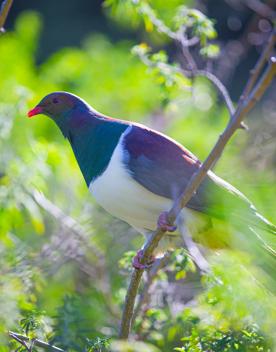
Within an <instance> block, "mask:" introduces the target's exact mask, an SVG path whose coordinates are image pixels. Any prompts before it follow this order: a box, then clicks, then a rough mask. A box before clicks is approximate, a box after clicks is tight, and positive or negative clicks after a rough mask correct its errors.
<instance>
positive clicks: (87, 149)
mask: <svg viewBox="0 0 276 352" xmlns="http://www.w3.org/2000/svg"><path fill="white" fill-rule="evenodd" d="M68 126H69V127H68V129H67V131H66V133H67V138H68V140H69V141H70V144H71V146H72V149H73V151H74V154H75V157H76V159H77V161H78V164H79V167H80V169H81V171H82V174H83V177H84V179H85V181H86V184H87V185H88V186H89V185H90V183H91V181H93V180H94V179H96V178H97V177H98V176H100V175H101V174H102V173H103V172H104V171H105V169H106V168H107V165H108V163H109V161H110V159H111V156H112V154H113V151H114V149H115V148H116V146H117V143H118V141H119V139H120V137H121V135H122V133H123V132H124V131H125V130H126V129H127V127H128V124H127V123H124V122H121V121H116V120H112V119H110V120H109V119H102V118H98V117H95V116H94V117H93V116H91V115H90V116H87V118H86V117H85V115H79V117H78V119H74V121H73V120H72V121H70V123H69V125H68ZM64 132H65V131H64Z"/></svg>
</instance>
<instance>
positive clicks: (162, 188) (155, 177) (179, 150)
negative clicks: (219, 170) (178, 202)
mask: <svg viewBox="0 0 276 352" xmlns="http://www.w3.org/2000/svg"><path fill="white" fill-rule="evenodd" d="M123 143H124V149H125V150H126V152H127V153H126V156H125V160H124V162H125V164H126V166H127V169H128V170H130V173H131V176H132V177H133V178H134V179H135V180H136V181H137V182H138V183H140V184H141V185H143V186H144V187H145V188H147V189H148V190H149V191H151V192H153V193H155V194H158V195H159V196H163V197H166V198H171V199H175V198H176V197H177V196H178V195H180V193H181V192H182V191H183V190H184V188H185V187H186V185H187V183H188V181H189V180H190V178H191V177H192V175H193V173H194V172H195V171H196V170H198V168H199V167H200V162H199V160H198V159H197V158H196V157H195V156H194V155H193V154H192V153H190V152H189V151H188V150H187V149H185V148H184V147H182V146H181V145H180V144H177V143H176V142H175V141H173V140H171V139H169V138H168V137H166V136H164V135H162V134H160V133H158V132H155V131H153V130H150V129H147V128H145V127H143V126H137V125H134V126H133V127H132V129H131V130H130V132H129V133H128V134H127V135H126V136H125V138H124V142H123ZM206 183H211V181H210V180H209V178H207V180H206V181H204V183H203V184H202V186H200V187H199V189H198V191H197V193H196V194H195V195H194V196H193V198H192V199H191V200H190V202H189V203H188V207H190V208H193V209H195V210H198V211H206V209H205V208H206V206H207V204H206V200H205V196H204V193H205V192H204V189H205V188H206V187H205V186H206Z"/></svg>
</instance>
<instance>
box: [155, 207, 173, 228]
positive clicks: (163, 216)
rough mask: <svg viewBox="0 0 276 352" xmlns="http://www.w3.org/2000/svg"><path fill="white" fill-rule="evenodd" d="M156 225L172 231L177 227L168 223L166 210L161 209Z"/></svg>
mask: <svg viewBox="0 0 276 352" xmlns="http://www.w3.org/2000/svg"><path fill="white" fill-rule="evenodd" d="M157 225H158V227H159V228H160V229H161V230H163V231H168V232H174V231H175V230H176V229H177V226H175V225H171V224H169V220H168V212H167V211H163V212H162V213H161V214H160V216H159V218H158V221H157Z"/></svg>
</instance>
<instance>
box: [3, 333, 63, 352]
mask: <svg viewBox="0 0 276 352" xmlns="http://www.w3.org/2000/svg"><path fill="white" fill-rule="evenodd" d="M9 336H10V337H11V338H13V339H14V340H16V341H17V342H19V343H20V344H21V345H22V346H24V347H25V348H26V349H27V350H28V351H30V350H31V349H30V348H28V346H27V345H26V342H31V343H32V345H33V346H37V347H42V348H45V349H46V350H50V351H56V352H65V351H64V350H63V349H61V348H59V347H56V346H54V345H51V344H49V343H47V342H44V341H41V340H39V339H30V338H29V337H27V336H24V335H21V334H18V333H17V332H13V331H9Z"/></svg>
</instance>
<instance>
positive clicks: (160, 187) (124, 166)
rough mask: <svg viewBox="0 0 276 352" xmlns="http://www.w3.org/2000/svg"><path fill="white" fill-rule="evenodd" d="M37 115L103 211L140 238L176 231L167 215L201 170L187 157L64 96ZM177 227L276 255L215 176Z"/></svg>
mask: <svg viewBox="0 0 276 352" xmlns="http://www.w3.org/2000/svg"><path fill="white" fill-rule="evenodd" d="M38 114H44V115H47V116H49V117H50V118H51V119H52V120H53V121H54V122H55V123H56V124H57V126H58V127H59V129H60V130H61V132H62V134H63V135H64V137H65V138H67V139H68V140H69V142H70V144H71V147H72V149H73V152H74V154H75V157H76V159H77V162H78V164H79V167H80V169H81V172H82V174H83V177H84V179H85V182H86V184H87V186H88V188H89V191H90V192H91V193H92V195H93V196H94V197H95V199H96V201H97V202H98V203H99V204H100V205H101V206H102V207H103V208H104V209H106V210H107V211H108V212H109V213H111V214H112V215H114V216H116V217H118V218H120V219H122V220H124V221H126V222H127V223H129V224H130V225H131V226H132V227H134V228H135V229H137V230H138V231H139V232H141V233H143V234H148V233H149V232H150V231H152V230H154V229H155V228H156V225H157V224H158V225H159V226H161V227H162V228H163V229H165V230H167V231H169V232H171V233H173V232H175V230H176V226H171V225H170V224H169V223H168V221H167V213H166V212H167V211H168V210H169V209H170V207H171V205H172V202H173V201H174V200H175V199H176V197H177V196H179V195H180V193H181V192H182V191H183V190H184V188H185V186H186V185H187V183H188V181H189V179H190V178H191V176H192V175H193V173H194V172H195V171H196V170H197V169H198V168H199V167H200V161H199V160H198V159H197V158H196V157H195V156H194V155H193V154H192V153H191V152H190V151H188V150H187V149H186V148H184V147H183V146H182V145H180V144H179V143H177V142H176V141H174V140H173V139H171V138H169V137H168V136H166V135H164V134H162V133H159V132H157V131H154V130H152V129H150V128H147V127H146V126H144V125H141V124H137V123H133V122H129V121H124V120H119V119H115V118H110V117H107V116H104V115H103V114H101V113H99V112H97V111H96V110H94V109H93V108H92V107H91V106H89V105H88V104H87V103H86V102H85V101H84V100H82V99H80V98H79V97H77V96H76V95H73V94H70V93H67V92H54V93H51V94H49V95H47V96H46V97H44V98H43V99H42V100H41V101H40V103H39V104H38V105H37V106H36V107H35V108H33V109H32V110H30V111H29V113H28V116H29V117H32V116H34V115H38ZM180 220H181V223H182V224H183V226H184V227H185V231H186V233H187V234H188V235H189V236H192V237H193V238H195V239H196V240H198V241H200V242H201V243H202V244H203V245H205V246H206V247H211V248H221V247H224V246H227V247H228V246H232V245H233V244H234V243H236V247H237V246H238V247H240V248H241V249H245V248H246V247H247V246H249V245H251V242H252V243H253V245H251V246H253V247H254V248H255V247H256V248H258V250H259V249H260V248H261V249H262V250H263V251H260V252H258V253H261V254H260V256H263V252H264V253H269V254H268V255H272V256H273V255H274V251H273V249H272V248H271V247H269V246H268V245H266V243H265V242H264V241H263V240H262V238H261V237H259V235H258V234H257V232H258V231H257V230H261V231H265V232H267V233H272V234H276V227H275V226H274V225H273V224H271V223H270V222H269V221H268V220H266V219H265V218H264V217H263V216H261V215H260V214H259V213H258V212H257V211H256V209H255V207H254V206H253V205H252V203H251V202H250V201H249V200H248V199H247V198H246V197H245V196H244V195H243V194H242V193H241V192H240V191H238V190H237V189H236V188H234V187H233V186H232V185H230V184H229V183H227V182H226V181H224V180H223V179H221V178H219V177H218V176H216V175H215V174H214V173H213V172H211V171H209V172H208V175H207V177H206V178H205V180H204V181H203V183H202V184H201V185H200V187H199V188H198V190H197V192H196V193H195V194H194V196H193V197H192V198H191V200H190V201H189V202H188V204H187V206H186V207H185V208H184V209H183V210H182V212H181V215H180V216H179V219H177V221H176V223H177V224H179V223H180ZM248 233H250V236H252V238H253V237H254V241H251V240H250V239H249V237H248V236H249V235H248ZM252 234H253V235H252ZM169 235H171V234H168V235H167V236H166V235H165V238H164V240H163V244H164V245H165V246H170V245H171V242H174V240H175V239H177V237H178V238H179V236H169ZM161 242H162V241H161ZM161 246H162V243H161ZM140 255H141V252H139V253H138V256H136V258H135V260H134V266H135V267H136V268H138V269H139V268H143V265H142V264H141V263H140V262H139V258H140V257H139V256H140ZM265 255H267V254H265Z"/></svg>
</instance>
